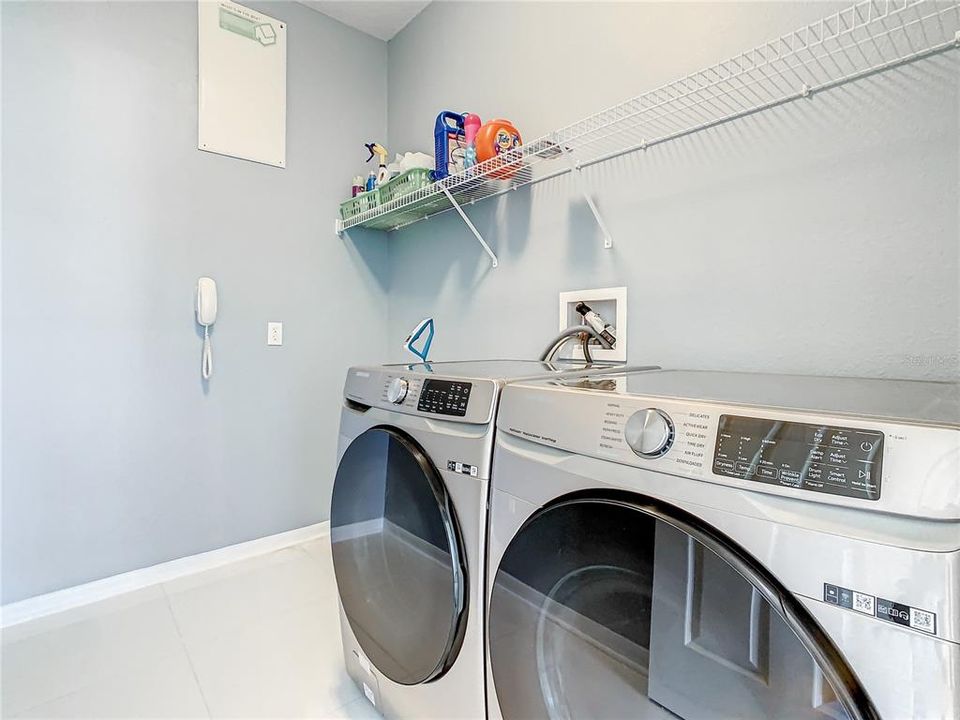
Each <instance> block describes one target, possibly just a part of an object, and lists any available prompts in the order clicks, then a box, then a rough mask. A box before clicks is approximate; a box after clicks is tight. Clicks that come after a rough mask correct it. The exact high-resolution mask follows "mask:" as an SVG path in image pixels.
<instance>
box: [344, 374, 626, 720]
mask: <svg viewBox="0 0 960 720" xmlns="http://www.w3.org/2000/svg"><path fill="white" fill-rule="evenodd" d="M610 369H611V366H610V365H594V366H590V365H584V364H583V363H580V362H555V363H542V362H532V361H506V360H498V361H497V360H495V361H473V362H441V363H429V364H416V365H386V366H374V367H354V368H351V369H350V370H349V372H348V374H347V379H346V385H345V387H344V406H343V409H342V412H341V419H340V439H339V462H338V467H337V474H336V478H335V480H334V487H333V498H332V502H331V510H330V535H331V544H332V550H333V564H334V571H335V575H336V581H337V589H338V592H339V596H340V621H341V622H340V625H341V634H342V637H343V649H344V656H345V660H346V666H347V671H348V673H349V674H350V676H351V677H352V678H353V679H354V681H355V682H356V683H357V684H358V685H359V686H360V687H361V688H362V690H363V692H364V694H365V695H366V696H367V698H368V699H369V700H370V701H371V702H373V703H374V705H376V707H377V708H378V709H379V710H380V712H382V713H383V714H384V715H385V716H387V717H390V718H454V717H456V718H484V717H485V716H486V696H485V689H484V684H485V683H484V680H485V673H484V642H483V628H484V608H483V599H484V570H485V559H484V558H485V556H484V551H485V539H486V525H487V501H488V488H489V479H490V467H491V458H492V453H493V438H494V431H495V425H494V418H495V414H496V408H497V402H498V400H499V396H500V390H501V388H502V387H503V385H504V384H505V383H507V382H509V381H511V380H518V379H522V378H534V377H554V378H556V377H563V376H573V375H584V374H589V373H591V372H599V371H607V372H609V371H610Z"/></svg>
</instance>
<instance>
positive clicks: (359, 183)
mask: <svg viewBox="0 0 960 720" xmlns="http://www.w3.org/2000/svg"><path fill="white" fill-rule="evenodd" d="M364 189H365V188H364V187H363V175H357V176H356V177H354V178H353V188H352V190H351V193H352V194H351V196H350V197H356V196H357V195H359V194H360V193H362V192H363V191H364Z"/></svg>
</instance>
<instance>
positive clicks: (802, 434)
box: [713, 415, 883, 500]
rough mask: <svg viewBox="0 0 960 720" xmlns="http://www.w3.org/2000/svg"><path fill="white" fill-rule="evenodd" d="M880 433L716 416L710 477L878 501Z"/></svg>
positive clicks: (881, 437)
mask: <svg viewBox="0 0 960 720" xmlns="http://www.w3.org/2000/svg"><path fill="white" fill-rule="evenodd" d="M882 461H883V433H882V432H878V431H876V430H861V429H857V428H847V427H835V426H832V425H813V424H807V423H795V422H783V421H778V420H765V419H761V418H752V417H742V416H739V415H721V416H720V426H719V428H718V430H717V445H716V449H715V450H714V454H713V472H714V473H715V474H717V475H724V476H726V477H734V478H739V479H741V480H753V481H756V482H762V483H768V484H771V485H780V486H783V487H793V488H801V489H803V490H812V491H814V492H823V493H830V494H831V495H843V496H845V497H853V498H860V499H862V500H879V499H880V476H881V471H882V467H881V466H882Z"/></svg>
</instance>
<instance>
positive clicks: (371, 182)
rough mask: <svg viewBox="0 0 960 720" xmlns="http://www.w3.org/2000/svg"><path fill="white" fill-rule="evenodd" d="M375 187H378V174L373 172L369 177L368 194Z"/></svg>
mask: <svg viewBox="0 0 960 720" xmlns="http://www.w3.org/2000/svg"><path fill="white" fill-rule="evenodd" d="M375 187H377V173H375V172H374V171H373V170H371V171H370V174H369V175H367V192H370V191H371V190H373V189H374V188H375Z"/></svg>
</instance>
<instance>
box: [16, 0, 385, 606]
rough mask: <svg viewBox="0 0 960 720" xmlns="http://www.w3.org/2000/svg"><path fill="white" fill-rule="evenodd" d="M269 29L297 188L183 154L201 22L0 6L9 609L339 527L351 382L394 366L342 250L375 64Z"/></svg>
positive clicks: (159, 7)
mask: <svg viewBox="0 0 960 720" xmlns="http://www.w3.org/2000/svg"><path fill="white" fill-rule="evenodd" d="M259 7H260V9H262V10H264V11H265V12H268V13H270V14H271V15H273V16H274V17H278V18H280V19H282V20H285V21H287V22H288V23H289V31H288V85H287V111H288V115H287V168H286V169H285V170H280V169H276V168H272V167H266V166H262V165H257V164H254V163H249V162H244V161H241V160H235V159H231V158H226V157H221V156H218V155H212V154H208V153H203V152H199V151H197V149H196V141H197V129H196V126H197V74H196V73H197V60H196V55H197V9H196V4H195V3H193V2H157V3H141V2H137V3H116V4H112V3H111V4H107V3H49V4H48V3H37V2H32V3H28V4H15V3H4V6H3V14H2V22H3V104H2V114H3V137H2V140H3V166H2V169H3V180H4V188H3V258H2V259H3V277H2V280H3V378H2V380H3V392H4V395H3V418H2V420H3V437H2V444H3V466H2V470H3V496H2V501H3V515H2V521H3V534H2V545H3V558H2V560H3V601H4V602H10V601H13V600H17V599H20V598H24V597H27V596H31V595H34V594H37V593H42V592H45V591H50V590H55V589H58V588H62V587H65V586H69V585H73V584H76V583H81V582H84V581H88V580H92V579H96V578H101V577H104V576H108V575H112V574H114V573H118V572H122V571H125V570H130V569H133V568H138V567H142V566H146V565H151V564H153V563H157V562H161V561H164V560H169V559H171V558H177V557H181V556H184V555H190V554H193V553H197V552H201V551H204V550H209V549H212V548H216V547H219V546H223V545H227V544H231V543H235V542H239V541H243V540H248V539H251V538H256V537H260V536H263V535H267V534H270V533H274V532H278V531H282V530H287V529H290V528H295V527H299V526H303V525H307V524H309V523H314V522H318V521H320V520H323V519H324V518H326V517H327V513H328V501H329V495H330V487H331V482H332V476H333V470H334V459H335V452H336V437H337V432H336V429H337V423H338V406H339V398H340V391H341V388H342V383H343V377H344V374H345V370H346V367H347V366H348V365H349V364H350V363H353V362H358V361H364V362H375V361H377V360H379V359H380V358H382V357H383V356H384V355H385V353H386V343H385V341H384V339H383V334H384V329H385V318H386V296H385V286H384V284H383V280H384V278H385V277H386V261H387V256H386V246H385V244H384V243H383V242H382V241H380V240H377V239H372V240H369V241H367V242H366V243H364V242H363V241H358V242H357V244H353V243H350V242H346V243H345V242H341V241H339V240H337V239H336V238H335V236H333V234H332V219H333V218H334V217H335V213H336V209H337V203H338V202H339V201H340V200H341V199H342V198H343V197H344V196H345V193H346V191H347V188H349V183H350V178H351V177H352V176H353V175H354V174H355V173H356V172H357V171H359V170H360V169H361V168H362V161H363V159H364V155H363V153H364V151H363V148H362V145H361V144H362V143H363V142H368V141H369V140H370V139H371V138H380V137H384V135H385V133H386V72H385V63H386V44H385V43H383V42H381V41H379V40H375V39H373V38H371V37H368V36H366V35H363V34H362V33H359V32H357V31H355V30H351V29H349V28H346V27H345V26H343V25H340V24H339V23H337V22H335V21H333V20H330V19H328V18H326V17H325V16H323V15H320V14H318V13H316V12H313V11H310V10H308V9H306V8H303V7H301V6H299V5H296V4H293V3H268V4H264V5H260V6H259ZM201 275H210V276H212V277H214V278H215V279H216V280H217V282H218V286H219V290H220V316H219V318H218V320H217V323H216V325H215V326H214V329H213V347H214V362H215V373H214V377H213V378H212V380H211V382H210V383H209V387H205V386H204V385H203V384H202V383H201V380H200V337H201V335H200V333H199V332H198V330H197V327H196V326H195V325H194V320H193V310H192V304H193V288H194V284H195V282H196V279H197V278H198V277H199V276H201ZM339 314H346V315H349V316H350V317H351V318H352V319H353V320H354V321H355V323H356V327H358V328H361V329H362V332H360V333H356V334H352V335H351V336H349V337H347V338H346V339H343V338H338V337H337V335H336V334H335V333H334V332H331V329H332V328H335V327H336V325H337V323H336V322H335V321H334V320H333V318H334V317H336V316H337V315H339ZM268 320H282V321H283V322H284V346H283V347H282V348H267V347H266V345H265V340H266V322H267V321H268Z"/></svg>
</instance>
